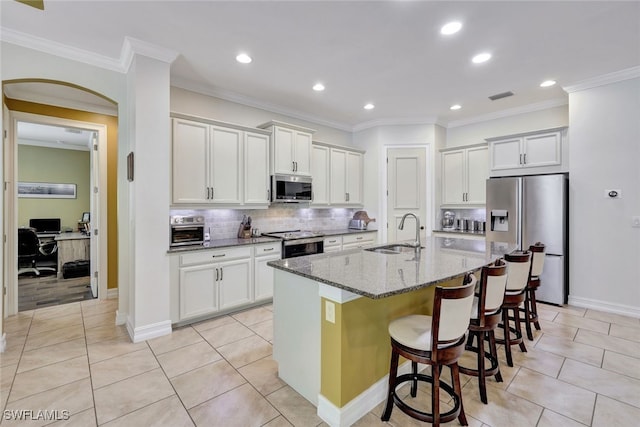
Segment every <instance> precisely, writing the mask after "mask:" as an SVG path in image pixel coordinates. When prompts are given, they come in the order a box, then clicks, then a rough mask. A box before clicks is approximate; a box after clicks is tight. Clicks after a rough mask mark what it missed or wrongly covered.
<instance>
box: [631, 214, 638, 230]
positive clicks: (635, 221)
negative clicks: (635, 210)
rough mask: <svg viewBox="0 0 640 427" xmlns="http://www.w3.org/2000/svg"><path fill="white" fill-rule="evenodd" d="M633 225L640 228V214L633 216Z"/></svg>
mask: <svg viewBox="0 0 640 427" xmlns="http://www.w3.org/2000/svg"><path fill="white" fill-rule="evenodd" d="M631 226H632V227H633V228H640V216H632V217H631Z"/></svg>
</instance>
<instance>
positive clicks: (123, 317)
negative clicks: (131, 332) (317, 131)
mask: <svg viewBox="0 0 640 427" xmlns="http://www.w3.org/2000/svg"><path fill="white" fill-rule="evenodd" d="M125 323H127V313H123V312H121V311H120V310H116V325H118V326H120V325H124V324H125Z"/></svg>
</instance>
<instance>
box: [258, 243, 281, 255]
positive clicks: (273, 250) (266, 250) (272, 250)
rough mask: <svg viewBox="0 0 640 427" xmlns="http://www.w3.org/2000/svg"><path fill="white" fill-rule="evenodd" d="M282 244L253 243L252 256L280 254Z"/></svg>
mask: <svg viewBox="0 0 640 427" xmlns="http://www.w3.org/2000/svg"><path fill="white" fill-rule="evenodd" d="M281 248H282V244H281V243H280V242H273V243H269V244H268V245H255V246H254V247H253V255H254V256H267V255H277V256H278V257H279V256H280V251H281Z"/></svg>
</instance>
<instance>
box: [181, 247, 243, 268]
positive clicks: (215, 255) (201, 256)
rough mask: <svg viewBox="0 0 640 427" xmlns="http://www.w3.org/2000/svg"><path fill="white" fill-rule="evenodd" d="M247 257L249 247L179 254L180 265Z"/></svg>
mask: <svg viewBox="0 0 640 427" xmlns="http://www.w3.org/2000/svg"><path fill="white" fill-rule="evenodd" d="M249 257H251V248H250V247H243V248H226V249H216V250H209V251H199V252H194V253H189V254H184V255H180V265H181V266H185V265H195V264H206V263H211V262H218V261H227V260H229V259H237V258H249Z"/></svg>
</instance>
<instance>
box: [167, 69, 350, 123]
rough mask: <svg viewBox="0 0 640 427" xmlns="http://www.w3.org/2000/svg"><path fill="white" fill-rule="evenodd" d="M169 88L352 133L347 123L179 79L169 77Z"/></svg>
mask: <svg viewBox="0 0 640 427" xmlns="http://www.w3.org/2000/svg"><path fill="white" fill-rule="evenodd" d="M171 86H174V87H177V88H180V89H185V90H188V91H191V92H196V93H200V94H202V95H208V96H213V97H215V98H220V99H224V100H225V101H230V102H235V103H237V104H241V105H246V106H248V107H254V108H259V109H261V110H266V111H269V112H272V113H278V114H283V115H285V116H289V117H293V118H296V119H300V120H304V121H307V122H310V123H315V124H319V125H322V126H327V127H330V128H333V129H338V130H342V131H345V132H353V127H352V126H351V125H349V124H347V123H342V122H334V121H331V120H325V119H321V118H319V117H316V116H311V115H307V114H303V113H300V112H299V111H294V110H291V109H288V108H285V107H282V106H280V105H276V104H272V103H268V102H264V101H260V100H258V99H255V98H251V97H249V96H245V95H241V94H239V93H236V92H232V91H228V90H223V89H218V88H211V87H209V86H206V85H201V84H197V83H194V82H193V81H190V80H185V79H181V78H179V77H173V76H172V77H171Z"/></svg>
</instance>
